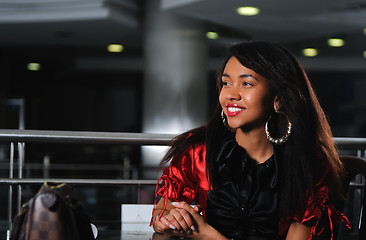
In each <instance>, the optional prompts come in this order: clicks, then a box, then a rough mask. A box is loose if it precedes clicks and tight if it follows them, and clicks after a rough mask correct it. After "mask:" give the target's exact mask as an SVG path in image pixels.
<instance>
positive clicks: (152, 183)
mask: <svg viewBox="0 0 366 240" xmlns="http://www.w3.org/2000/svg"><path fill="white" fill-rule="evenodd" d="M44 182H53V183H67V184H79V185H80V184H87V185H89V184H103V185H104V184H105V185H131V186H155V185H156V182H157V181H156V180H129V179H64V178H0V184H39V183H41V184H42V183H44Z"/></svg>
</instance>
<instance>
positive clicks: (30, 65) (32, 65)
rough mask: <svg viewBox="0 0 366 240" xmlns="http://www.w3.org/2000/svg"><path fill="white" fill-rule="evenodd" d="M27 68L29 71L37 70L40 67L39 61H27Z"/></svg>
mask: <svg viewBox="0 0 366 240" xmlns="http://www.w3.org/2000/svg"><path fill="white" fill-rule="evenodd" d="M27 69H28V70H29V71H39V70H40V69H41V64H39V63H28V65H27Z"/></svg>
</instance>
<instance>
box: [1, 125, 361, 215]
mask: <svg viewBox="0 0 366 240" xmlns="http://www.w3.org/2000/svg"><path fill="white" fill-rule="evenodd" d="M174 136H175V135H173V134H151V133H114V132H86V131H41V130H9V129H0V142H10V155H9V156H10V159H9V162H10V167H9V178H2V179H0V184H1V183H2V184H9V213H8V214H9V222H11V220H12V212H11V204H12V192H13V185H17V186H18V199H17V202H18V208H20V205H21V198H20V197H21V185H22V184H36V183H37V184H38V183H43V182H45V181H50V182H55V183H73V184H106V185H135V186H151V185H155V184H156V180H126V179H55V178H47V179H46V178H23V164H24V144H25V142H44V143H75V144H77V143H93V144H94V143H95V144H129V145H163V146H164V145H167V144H168V142H169V141H170V140H171V139H172V138H173V137H174ZM334 140H335V142H336V144H337V146H338V147H339V149H349V150H356V153H357V154H355V155H357V156H358V157H365V156H366V152H365V149H366V138H339V137H336V138H334ZM16 144H17V145H16ZM15 146H17V149H18V154H17V155H18V159H17V160H18V177H17V178H15V177H14V162H15ZM355 187H363V185H362V186H361V185H360V186H355Z"/></svg>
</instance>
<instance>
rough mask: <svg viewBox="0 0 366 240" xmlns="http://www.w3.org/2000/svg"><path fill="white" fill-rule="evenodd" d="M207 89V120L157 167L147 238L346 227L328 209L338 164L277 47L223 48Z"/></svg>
mask: <svg viewBox="0 0 366 240" xmlns="http://www.w3.org/2000/svg"><path fill="white" fill-rule="evenodd" d="M216 84H217V86H218V90H219V104H218V105H217V107H216V111H215V113H214V115H213V117H212V118H211V120H210V122H209V123H208V124H207V125H205V126H203V127H200V128H197V129H193V130H190V131H188V132H185V133H183V134H182V135H180V136H178V137H176V138H175V139H174V140H173V141H172V142H171V148H170V150H169V151H168V153H167V154H166V156H165V157H164V159H163V160H162V164H165V163H167V162H169V161H170V165H169V166H168V167H167V168H165V169H164V172H163V175H162V177H161V178H160V179H159V183H160V182H161V186H160V189H158V190H157V192H156V194H159V195H161V196H162V198H161V199H160V201H159V202H158V203H157V204H156V208H155V209H154V213H153V218H152V224H153V226H154V229H155V231H157V232H160V233H164V234H173V235H176V236H187V235H188V237H193V238H195V239H250V240H263V239H290V240H291V239H332V237H333V226H334V224H335V223H339V222H340V221H343V222H345V223H346V224H347V225H348V220H347V218H346V217H345V216H344V215H343V214H342V213H340V212H339V211H338V210H336V209H335V208H334V207H333V206H332V201H333V200H336V199H338V198H339V197H341V189H339V186H341V185H340V184H339V183H340V180H341V179H340V178H341V176H342V172H343V166H342V164H341V162H340V160H339V157H338V154H337V152H336V149H335V146H334V142H333V139H332V134H331V130H330V127H329V124H328V122H327V120H326V117H325V115H324V112H323V110H322V108H321V107H320V105H319V102H318V100H317V98H316V96H315V93H314V91H313V88H312V86H311V84H310V81H309V79H308V78H307V76H306V74H305V71H304V70H303V68H302V66H301V65H300V64H299V63H298V61H297V60H296V58H295V57H294V56H293V55H292V54H291V53H290V52H289V51H287V50H286V49H284V48H283V47H281V46H279V45H277V44H274V43H269V42H246V43H241V44H237V45H234V46H232V47H231V48H230V54H229V55H228V57H227V58H226V61H225V63H224V65H223V66H222V68H221V69H220V70H219V72H218V77H217V82H216ZM273 136H275V137H276V138H274V137H273ZM192 203H194V204H198V205H194V206H193V207H192V206H191V205H189V204H192ZM201 211H202V213H203V214H202V215H201V214H200V212H201Z"/></svg>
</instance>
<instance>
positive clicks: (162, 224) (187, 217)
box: [154, 202, 209, 238]
mask: <svg viewBox="0 0 366 240" xmlns="http://www.w3.org/2000/svg"><path fill="white" fill-rule="evenodd" d="M171 204H172V205H173V206H174V207H173V208H172V209H170V211H169V213H168V214H166V215H164V216H162V217H161V218H160V219H159V217H158V216H157V217H156V219H155V221H154V225H155V229H156V230H157V231H158V232H160V233H164V234H165V233H168V234H170V235H173V236H180V237H185V238H192V237H194V236H197V235H202V233H204V232H206V231H205V228H207V227H209V225H208V224H207V223H206V220H205V219H204V217H203V216H202V215H201V214H200V213H201V211H202V210H201V208H200V206H199V205H193V206H191V205H189V204H188V203H186V202H172V203H171Z"/></svg>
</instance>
